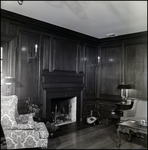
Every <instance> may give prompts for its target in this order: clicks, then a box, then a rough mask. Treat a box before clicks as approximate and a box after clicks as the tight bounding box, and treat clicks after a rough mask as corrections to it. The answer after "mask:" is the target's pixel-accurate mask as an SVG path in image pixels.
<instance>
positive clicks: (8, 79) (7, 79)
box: [1, 76, 23, 87]
mask: <svg viewBox="0 0 148 150" xmlns="http://www.w3.org/2000/svg"><path fill="white" fill-rule="evenodd" d="M12 83H15V86H16V87H22V86H23V85H22V84H21V83H20V82H19V81H17V80H16V79H15V78H12V77H10V76H6V77H5V78H3V79H2V80H1V84H2V85H4V84H12Z"/></svg>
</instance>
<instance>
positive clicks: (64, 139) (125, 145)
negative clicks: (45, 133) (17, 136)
mask: <svg viewBox="0 0 148 150" xmlns="http://www.w3.org/2000/svg"><path fill="white" fill-rule="evenodd" d="M70 128H71V129H70ZM70 128H69V129H68V125H67V126H63V127H62V129H60V130H61V132H60V131H58V130H57V133H56V135H55V136H54V137H53V138H50V139H49V145H48V149H147V142H146V139H143V138H138V137H136V136H133V140H132V141H131V142H129V141H128V135H127V134H123V133H121V147H117V146H116V144H117V141H118V137H117V133H116V129H117V126H116V124H114V123H111V124H110V125H109V126H108V127H107V126H105V125H104V124H98V125H95V126H93V125H88V124H77V125H75V124H73V125H71V127H70ZM72 128H73V129H72ZM66 129H67V130H69V131H70V132H71V133H68V134H65V135H64V132H65V133H66V131H64V130H66ZM67 132H68V131H67ZM58 133H59V136H58ZM62 133H63V135H62Z"/></svg>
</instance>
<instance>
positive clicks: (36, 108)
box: [26, 97, 42, 121]
mask: <svg viewBox="0 0 148 150" xmlns="http://www.w3.org/2000/svg"><path fill="white" fill-rule="evenodd" d="M26 104H27V105H28V113H34V119H36V120H37V121H40V117H41V109H40V107H41V106H42V104H37V102H34V101H33V98H31V97H28V98H27V100H26Z"/></svg>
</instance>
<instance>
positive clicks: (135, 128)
mask: <svg viewBox="0 0 148 150" xmlns="http://www.w3.org/2000/svg"><path fill="white" fill-rule="evenodd" d="M117 125H118V128H117V135H118V138H119V140H118V144H117V146H118V147H120V146H121V135H120V131H122V130H123V129H128V130H129V137H128V140H129V141H131V132H134V133H138V132H139V133H143V134H146V136H147V126H141V125H139V123H138V121H124V122H121V123H117Z"/></svg>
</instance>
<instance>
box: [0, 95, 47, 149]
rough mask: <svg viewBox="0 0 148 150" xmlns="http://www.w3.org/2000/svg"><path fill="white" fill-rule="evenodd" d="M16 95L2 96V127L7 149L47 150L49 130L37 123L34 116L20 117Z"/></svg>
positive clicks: (41, 123)
mask: <svg viewBox="0 0 148 150" xmlns="http://www.w3.org/2000/svg"><path fill="white" fill-rule="evenodd" d="M17 104H18V97H17V96H16V95H11V96H1V125H2V128H3V132H4V135H5V139H6V144H7V149H20V148H35V147H38V148H41V147H42V148H47V146H48V136H49V133H48V130H47V128H46V126H45V124H44V123H43V122H40V123H37V122H35V121H34V120H33V116H32V114H23V115H19V114H18V111H17Z"/></svg>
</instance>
